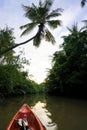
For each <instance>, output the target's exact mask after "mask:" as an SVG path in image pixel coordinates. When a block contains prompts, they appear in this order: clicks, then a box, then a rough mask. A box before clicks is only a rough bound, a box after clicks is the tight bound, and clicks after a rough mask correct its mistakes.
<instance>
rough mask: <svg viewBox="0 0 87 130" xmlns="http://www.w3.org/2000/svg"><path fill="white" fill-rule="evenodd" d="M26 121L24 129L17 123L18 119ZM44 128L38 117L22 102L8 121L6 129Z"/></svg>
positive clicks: (29, 129)
mask: <svg viewBox="0 0 87 130" xmlns="http://www.w3.org/2000/svg"><path fill="white" fill-rule="evenodd" d="M19 119H22V120H23V121H25V122H27V125H26V126H27V127H26V129H24V128H22V125H19V123H18V120H19ZM22 129H24V130H45V128H44V126H43V125H42V123H41V122H40V120H39V119H38V117H37V116H36V115H35V114H34V113H33V112H32V110H31V109H30V107H29V106H28V105H27V104H24V105H23V106H22V107H21V108H20V109H19V111H18V112H17V113H16V114H15V116H14V117H13V118H12V120H11V121H10V123H9V125H8V126H7V129H6V130H22Z"/></svg>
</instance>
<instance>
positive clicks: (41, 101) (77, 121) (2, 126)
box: [0, 95, 87, 130]
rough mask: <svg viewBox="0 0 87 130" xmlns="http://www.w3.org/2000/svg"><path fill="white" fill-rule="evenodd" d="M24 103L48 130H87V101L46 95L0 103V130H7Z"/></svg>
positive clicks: (5, 100) (29, 96) (16, 98)
mask: <svg viewBox="0 0 87 130" xmlns="http://www.w3.org/2000/svg"><path fill="white" fill-rule="evenodd" d="M24 103H27V104H28V105H29V106H30V107H31V109H32V110H33V111H34V113H35V114H36V115H37V116H38V117H39V119H40V120H41V122H42V123H43V124H44V126H45V127H46V129H47V130H87V125H86V124H87V101H83V100H75V99H67V98H60V97H54V96H53V97H49V96H45V95H27V96H21V97H15V98H7V99H3V100H2V101H0V130H6V126H7V124H8V123H9V121H10V120H11V118H12V117H13V116H14V114H15V113H16V112H17V111H18V109H19V108H20V107H21V106H22V105H23V104H24Z"/></svg>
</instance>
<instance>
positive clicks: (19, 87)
mask: <svg viewBox="0 0 87 130" xmlns="http://www.w3.org/2000/svg"><path fill="white" fill-rule="evenodd" d="M0 45H1V48H0V49H1V51H2V50H3V49H4V48H5V49H6V48H8V46H10V45H15V42H14V36H13V30H12V29H10V28H8V27H6V28H5V29H1V30H0ZM20 55H21V54H20ZM20 55H18V56H16V55H15V52H14V51H13V50H10V51H9V52H8V53H5V54H3V55H1V57H0V96H2V95H4V96H8V95H19V94H26V93H36V92H39V91H42V90H41V89H40V86H39V85H38V84H36V83H35V82H34V81H32V80H30V79H29V78H28V72H26V71H23V69H22V68H23V64H24V63H25V64H26V63H28V62H27V60H26V59H25V58H24V57H22V58H20Z"/></svg>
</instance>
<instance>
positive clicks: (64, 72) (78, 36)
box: [46, 25, 87, 96]
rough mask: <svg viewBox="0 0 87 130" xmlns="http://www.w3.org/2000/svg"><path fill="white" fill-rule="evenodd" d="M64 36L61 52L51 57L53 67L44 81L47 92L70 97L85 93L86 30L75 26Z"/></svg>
mask: <svg viewBox="0 0 87 130" xmlns="http://www.w3.org/2000/svg"><path fill="white" fill-rule="evenodd" d="M69 31H70V32H71V33H70V34H69V35H68V36H64V37H63V39H64V42H63V44H62V47H63V50H61V51H57V52H56V53H55V54H54V56H53V61H52V63H53V66H52V69H50V70H49V74H48V77H47V79H46V86H47V88H46V89H47V92H50V93H53V92H54V93H57V94H62V95H71V96H86V93H87V28H86V29H84V30H80V31H78V29H77V26H75V25H74V26H73V29H72V30H71V29H69Z"/></svg>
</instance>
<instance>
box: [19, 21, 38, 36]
mask: <svg viewBox="0 0 87 130" xmlns="http://www.w3.org/2000/svg"><path fill="white" fill-rule="evenodd" d="M36 25H37V22H32V23H28V24H26V25H23V26H21V27H20V29H25V30H24V31H23V33H22V34H21V36H23V35H26V34H28V33H30V32H31V31H32V30H33V29H34V28H35V27H36Z"/></svg>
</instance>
